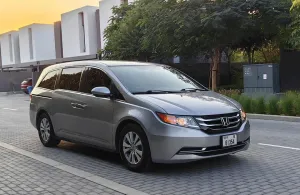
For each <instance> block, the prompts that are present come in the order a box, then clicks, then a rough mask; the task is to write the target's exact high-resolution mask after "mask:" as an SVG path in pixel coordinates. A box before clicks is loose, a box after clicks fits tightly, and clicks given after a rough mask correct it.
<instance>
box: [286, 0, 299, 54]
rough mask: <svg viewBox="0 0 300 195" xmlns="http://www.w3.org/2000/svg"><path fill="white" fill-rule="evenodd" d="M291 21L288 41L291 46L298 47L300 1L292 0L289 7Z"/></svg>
mask: <svg viewBox="0 0 300 195" xmlns="http://www.w3.org/2000/svg"><path fill="white" fill-rule="evenodd" d="M291 15H292V23H291V24H290V30H291V32H290V37H289V41H288V43H289V44H290V45H291V47H292V48H295V49H300V1H299V0H294V1H293V4H292V7H291Z"/></svg>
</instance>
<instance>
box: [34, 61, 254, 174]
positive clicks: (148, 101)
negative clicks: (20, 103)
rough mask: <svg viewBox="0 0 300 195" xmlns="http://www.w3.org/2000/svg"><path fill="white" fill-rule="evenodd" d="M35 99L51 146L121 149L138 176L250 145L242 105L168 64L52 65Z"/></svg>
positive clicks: (40, 127) (44, 135) (38, 124)
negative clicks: (152, 167)
mask: <svg viewBox="0 0 300 195" xmlns="http://www.w3.org/2000/svg"><path fill="white" fill-rule="evenodd" d="M31 95H32V97H31V103H30V119H31V122H32V124H33V125H34V126H35V127H36V128H37V130H38V134H39V137H40V140H41V142H42V144H43V145H44V146H46V147H51V146H56V145H58V144H59V143H60V141H61V140H67V141H71V142H78V143H84V144H87V145H90V146H94V147H98V148H101V149H104V150H108V151H112V152H118V153H120V156H121V158H122V160H123V161H124V163H125V165H126V166H127V167H128V168H129V169H130V170H133V171H143V170H145V169H146V168H148V167H149V166H150V165H151V164H152V163H153V162H154V163H181V162H191V161H195V160H200V159H205V158H211V157H217V156H223V155H229V154H234V153H236V152H240V151H244V150H247V149H248V147H249V144H250V124H249V121H248V120H247V118H246V114H245V112H244V111H243V109H242V107H241V105H240V104H239V103H237V102H236V101H234V100H232V99H230V98H228V97H225V96H223V95H220V94H217V93H215V92H212V91H209V90H208V89H206V88H205V87H204V86H202V85H201V84H199V83H198V82H197V81H195V80H194V79H192V78H190V77H189V76H188V75H186V74H184V73H182V72H180V71H178V70H176V69H174V68H172V67H170V66H166V65H157V64H152V63H140V62H124V61H83V62H70V63H65V64H60V65H53V66H50V67H47V68H46V69H45V70H44V71H43V72H42V74H41V76H40V78H39V79H38V81H37V85H36V86H35V87H34V89H33V91H32V93H31Z"/></svg>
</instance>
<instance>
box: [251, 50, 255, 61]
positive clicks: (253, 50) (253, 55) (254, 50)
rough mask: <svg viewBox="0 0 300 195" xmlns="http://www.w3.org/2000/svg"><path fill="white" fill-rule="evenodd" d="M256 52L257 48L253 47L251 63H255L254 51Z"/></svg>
mask: <svg viewBox="0 0 300 195" xmlns="http://www.w3.org/2000/svg"><path fill="white" fill-rule="evenodd" d="M254 52H255V49H254V48H253V49H252V54H251V63H252V64H253V63H254V54H255V53H254Z"/></svg>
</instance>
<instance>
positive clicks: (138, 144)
mask: <svg viewBox="0 0 300 195" xmlns="http://www.w3.org/2000/svg"><path fill="white" fill-rule="evenodd" d="M119 140H120V141H119V151H120V155H121V158H122V160H123V162H124V163H125V165H126V166H127V167H128V168H129V169H130V170H132V171H135V172H141V171H145V170H148V169H149V168H150V167H151V164H152V161H151V152H150V147H149V143H148V139H147V136H146V134H145V133H144V131H143V130H142V128H141V127H139V126H138V125H136V124H128V125H126V126H125V127H124V128H123V130H122V132H121V134H120V139H119Z"/></svg>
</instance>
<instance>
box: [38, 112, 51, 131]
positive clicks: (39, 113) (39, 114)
mask: <svg viewBox="0 0 300 195" xmlns="http://www.w3.org/2000/svg"><path fill="white" fill-rule="evenodd" d="M42 114H47V115H48V116H49V114H48V112H47V111H46V110H45V109H44V108H40V109H39V110H38V111H37V113H36V119H35V121H36V122H35V123H36V127H38V122H39V117H40V116H41V115H42ZM49 118H50V116H49Z"/></svg>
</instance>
